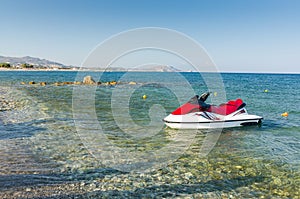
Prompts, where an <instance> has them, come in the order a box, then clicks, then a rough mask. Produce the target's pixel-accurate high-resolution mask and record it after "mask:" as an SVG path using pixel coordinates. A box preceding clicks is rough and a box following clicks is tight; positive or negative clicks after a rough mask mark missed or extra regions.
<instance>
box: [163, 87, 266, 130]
mask: <svg viewBox="0 0 300 199" xmlns="http://www.w3.org/2000/svg"><path fill="white" fill-rule="evenodd" d="M209 95H210V92H206V93H203V94H202V95H201V96H200V97H199V96H198V95H196V96H194V97H192V98H191V99H190V100H189V101H188V102H187V103H185V104H183V105H182V106H180V107H179V108H177V109H176V110H174V111H173V112H172V113H171V114H170V115H168V116H167V117H165V118H164V119H163V121H164V122H165V124H166V125H167V126H168V127H170V128H174V129H213V128H229V127H240V126H250V125H260V124H261V122H262V119H263V118H262V117H260V116H257V115H250V114H248V112H247V110H246V108H245V106H246V104H245V103H244V102H243V100H242V99H236V100H230V101H228V102H227V103H224V104H220V105H219V106H216V105H210V104H207V103H205V101H206V99H207V98H208V96H209Z"/></svg>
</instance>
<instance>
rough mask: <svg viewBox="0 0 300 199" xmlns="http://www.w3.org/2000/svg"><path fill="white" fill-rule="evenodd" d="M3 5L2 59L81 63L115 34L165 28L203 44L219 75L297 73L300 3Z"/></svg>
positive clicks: (210, 0)
mask: <svg viewBox="0 0 300 199" xmlns="http://www.w3.org/2000/svg"><path fill="white" fill-rule="evenodd" d="M0 5H1V12H0V24H1V33H0V35H1V37H0V46H1V47H0V55H4V56H26V55H29V56H34V57H40V58H45V59H49V60H54V61H58V62H62V63H64V64H66V65H80V64H81V63H82V62H83V61H84V59H85V58H86V57H87V56H88V54H89V53H90V51H91V50H93V49H94V48H95V47H96V46H97V45H98V44H99V43H100V42H102V41H103V40H105V39H107V38H109V37H110V36H112V35H114V34H117V33H119V32H121V31H126V30H128V29H133V28H141V27H162V28H169V29H173V30H176V31H179V32H182V33H184V34H186V35H188V36H190V37H191V38H193V39H194V40H196V41H197V42H199V43H200V44H201V45H202V46H203V47H204V48H205V49H206V50H207V52H208V53H209V55H210V56H211V58H212V59H213V60H214V61H215V63H216V65H217V66H218V68H219V69H220V70H221V71H238V72H297V73H299V72H300V56H299V54H300V25H299V24H300V12H299V10H300V1H298V0H195V1H188V0H187V1H184V0H181V1H179V0H127V1H125V0H106V1H100V0H99V1H92V0H89V1H84V0H82V1H79V0H72V1H71V0H70V1H68V0H26V1H24V0H0ZM174 64H176V63H174ZM178 64H180V63H178Z"/></svg>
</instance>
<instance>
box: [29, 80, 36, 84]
mask: <svg viewBox="0 0 300 199" xmlns="http://www.w3.org/2000/svg"><path fill="white" fill-rule="evenodd" d="M28 84H29V85H33V84H36V83H35V82H34V81H30V82H28Z"/></svg>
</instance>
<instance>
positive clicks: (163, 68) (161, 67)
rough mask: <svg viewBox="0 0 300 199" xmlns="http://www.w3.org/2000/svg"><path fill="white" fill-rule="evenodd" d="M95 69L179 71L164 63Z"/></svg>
mask: <svg viewBox="0 0 300 199" xmlns="http://www.w3.org/2000/svg"><path fill="white" fill-rule="evenodd" d="M96 70H100V71H104V70H105V71H132V72H180V71H181V70H178V69H176V68H174V67H173V66H166V65H151V66H144V67H139V68H123V67H109V68H106V69H105V68H98V69H96Z"/></svg>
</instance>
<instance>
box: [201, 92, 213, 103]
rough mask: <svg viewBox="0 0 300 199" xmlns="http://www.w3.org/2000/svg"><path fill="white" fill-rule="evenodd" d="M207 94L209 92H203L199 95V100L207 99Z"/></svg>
mask: <svg viewBox="0 0 300 199" xmlns="http://www.w3.org/2000/svg"><path fill="white" fill-rule="evenodd" d="M209 95H210V92H205V93H203V94H202V95H200V97H199V101H201V102H205V101H206V100H207V98H208V96H209Z"/></svg>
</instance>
